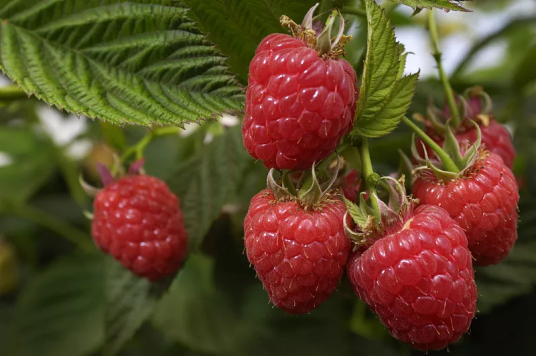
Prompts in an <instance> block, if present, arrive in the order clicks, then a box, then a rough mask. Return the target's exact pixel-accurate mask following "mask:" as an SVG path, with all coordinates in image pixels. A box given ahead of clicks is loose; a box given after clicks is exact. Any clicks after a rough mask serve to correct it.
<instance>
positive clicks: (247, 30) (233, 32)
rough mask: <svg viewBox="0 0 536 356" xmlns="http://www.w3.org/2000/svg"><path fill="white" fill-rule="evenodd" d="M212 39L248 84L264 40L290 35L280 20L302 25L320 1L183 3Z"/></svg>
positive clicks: (207, 0) (200, 0)
mask: <svg viewBox="0 0 536 356" xmlns="http://www.w3.org/2000/svg"><path fill="white" fill-rule="evenodd" d="M181 2H182V3H184V4H185V5H186V6H188V8H190V10H189V12H188V16H190V17H191V18H192V19H193V20H195V22H196V23H197V25H198V26H199V27H200V28H201V30H202V31H203V32H205V33H208V34H209V35H208V38H209V39H210V40H211V41H212V42H214V43H216V44H217V45H218V48H219V49H221V51H222V52H223V53H224V54H225V55H227V56H229V65H230V66H231V70H232V71H233V72H234V73H237V74H239V75H240V78H241V80H242V81H243V82H244V83H245V82H246V81H247V73H248V68H249V62H250V61H251V59H252V58H253V55H254V54H255V49H256V48H257V46H258V45H259V43H260V42H261V41H262V39H263V38H264V37H266V36H267V35H269V34H271V33H274V32H283V33H287V31H286V30H285V29H284V28H283V27H281V25H280V23H279V18H280V17H281V15H287V16H289V17H290V18H292V19H294V20H295V21H296V22H297V23H301V22H302V19H303V17H304V16H305V14H306V13H307V10H309V8H311V7H312V6H313V5H314V4H315V3H316V2H318V1H317V0H269V1H267V0H226V1H222V0H181Z"/></svg>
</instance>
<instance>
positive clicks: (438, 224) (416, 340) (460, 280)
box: [347, 205, 477, 350]
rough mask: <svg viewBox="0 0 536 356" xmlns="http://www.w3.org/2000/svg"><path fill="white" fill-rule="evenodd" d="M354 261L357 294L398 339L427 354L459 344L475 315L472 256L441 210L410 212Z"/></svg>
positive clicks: (351, 273) (351, 267) (352, 269)
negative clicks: (457, 342)
mask: <svg viewBox="0 0 536 356" xmlns="http://www.w3.org/2000/svg"><path fill="white" fill-rule="evenodd" d="M372 238H373V239H375V240H373V241H375V242H374V243H373V244H372V246H370V247H369V248H368V249H367V250H365V251H364V252H363V251H362V250H361V251H358V252H356V253H354V254H353V255H352V256H351V257H350V261H349V263H348V270H347V273H348V277H349V279H350V282H351V283H352V286H353V288H354V290H355V292H356V293H357V294H358V295H359V296H360V298H361V299H363V301H364V302H365V303H367V304H368V305H369V306H370V307H371V309H372V310H374V311H375V312H376V313H377V314H378V316H379V317H380V320H381V322H382V323H383V324H384V325H385V326H386V327H387V328H388V329H389V331H390V332H391V334H392V335H393V336H394V337H396V338H397V339H399V340H401V341H404V342H406V343H408V344H410V345H411V346H412V347H414V348H417V349H421V350H439V349H442V348H444V347H445V346H447V345H448V344H450V343H452V342H455V341H457V340H458V339H459V338H460V337H461V335H462V334H463V333H465V332H466V331H467V330H468V329H469V326H470V325H471V320H472V319H473V317H474V315H475V308H476V299H477V290H476V285H475V281H474V271H473V267H472V265H471V253H470V252H469V250H468V249H467V239H466V237H465V234H464V233H463V231H462V229H461V228H460V226H459V225H458V224H457V223H456V222H455V221H454V220H452V218H450V216H449V215H448V213H447V212H446V211H445V210H443V209H441V208H439V207H436V206H431V205H424V206H420V207H418V208H417V209H416V210H415V211H414V212H410V213H409V214H408V215H407V216H405V217H404V219H403V220H402V221H401V222H400V223H397V224H396V225H394V226H391V227H389V228H387V231H386V232H385V234H384V236H383V237H382V236H373V237H372Z"/></svg>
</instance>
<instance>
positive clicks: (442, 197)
mask: <svg viewBox="0 0 536 356" xmlns="http://www.w3.org/2000/svg"><path fill="white" fill-rule="evenodd" d="M413 196H414V197H415V198H417V199H419V200H420V202H421V203H422V204H432V205H437V206H440V207H442V208H444V209H445V210H446V211H447V212H448V213H449V214H450V216H451V217H452V218H453V219H454V220H456V221H457V222H458V223H459V224H460V226H461V227H462V229H463V230H464V231H465V233H466V235H467V240H468V242H469V249H470V250H471V252H472V254H473V257H474V258H475V264H477V265H480V266H486V265H490V264H497V263H499V262H500V261H501V260H503V259H504V258H505V257H506V256H507V255H508V253H509V252H510V250H511V249H512V247H513V246H514V243H515V241H516V239H517V203H518V201H519V193H518V187H517V183H516V180H515V178H514V175H513V174H512V171H510V169H508V167H506V166H505V165H504V163H503V161H502V159H501V158H500V157H499V156H498V155H496V154H494V153H483V154H481V157H479V159H478V160H477V161H476V162H475V164H474V165H473V166H472V167H471V168H470V169H469V170H468V171H467V172H466V173H465V174H464V177H462V178H458V179H455V180H451V181H450V182H448V183H443V182H438V180H437V178H435V177H434V176H431V177H429V176H424V177H419V178H417V179H416V180H415V183H414V184H413Z"/></svg>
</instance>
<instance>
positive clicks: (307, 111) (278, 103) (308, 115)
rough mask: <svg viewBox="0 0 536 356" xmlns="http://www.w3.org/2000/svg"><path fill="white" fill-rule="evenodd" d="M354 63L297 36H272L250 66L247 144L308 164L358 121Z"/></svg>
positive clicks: (277, 160)
mask: <svg viewBox="0 0 536 356" xmlns="http://www.w3.org/2000/svg"><path fill="white" fill-rule="evenodd" d="M356 82H357V78H356V74H355V71H354V69H353V68H352V66H351V65H350V64H349V63H348V62H346V61H345V60H343V59H338V60H336V59H330V58H326V59H324V58H322V57H321V56H320V55H319V53H318V52H317V51H316V50H315V49H313V48H310V47H308V46H307V44H306V43H305V42H304V41H302V40H300V39H297V38H293V37H292V36H289V35H284V34H271V35H269V36H267V37H266V38H265V39H264V40H263V41H262V42H261V43H260V45H259V47H258V48H257V51H256V54H255V57H254V58H253V60H252V61H251V64H250V66H249V79H248V88H247V91H246V117H245V119H244V122H243V126H242V135H243V139H244V146H245V147H246V149H247V151H248V152H249V153H250V154H251V155H252V156H253V157H254V158H256V159H260V160H262V161H263V163H264V165H265V166H266V167H269V168H276V169H302V170H303V169H308V168H310V167H311V166H312V164H313V162H315V161H319V160H321V159H323V158H326V157H327V156H328V155H329V154H330V153H331V152H333V151H334V150H335V148H336V147H337V145H338V143H339V141H340V140H341V138H342V137H343V136H344V135H345V134H346V133H348V132H349V131H350V129H351V128H352V125H353V120H354V115H355V110H356V101H357V98H358V96H359V94H358V89H357V84H356Z"/></svg>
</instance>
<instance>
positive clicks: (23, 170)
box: [0, 127, 54, 209]
mask: <svg viewBox="0 0 536 356" xmlns="http://www.w3.org/2000/svg"><path fill="white" fill-rule="evenodd" d="M0 152H2V153H3V154H5V155H7V159H9V160H10V161H11V162H8V164H6V165H5V166H0V186H1V187H2V189H0V209H1V208H2V205H5V204H18V203H22V202H25V201H26V200H27V199H28V198H30V197H31V196H32V194H34V193H35V191H36V190H37V189H38V188H39V187H41V185H43V184H44V183H45V182H46V181H47V179H48V178H49V177H50V174H51V173H52V171H53V169H54V165H53V164H52V161H53V160H54V153H53V150H52V147H51V145H50V144H49V143H48V142H46V141H44V140H43V139H42V138H39V137H37V136H36V135H35V133H34V132H32V131H31V130H30V129H26V128H13V127H11V128H10V127H0Z"/></svg>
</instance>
